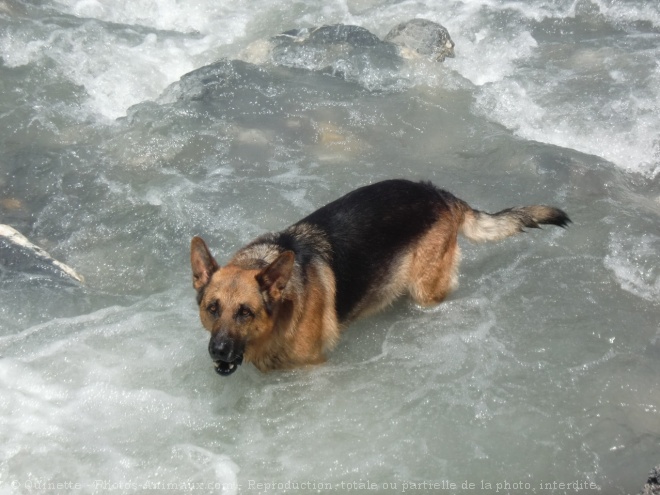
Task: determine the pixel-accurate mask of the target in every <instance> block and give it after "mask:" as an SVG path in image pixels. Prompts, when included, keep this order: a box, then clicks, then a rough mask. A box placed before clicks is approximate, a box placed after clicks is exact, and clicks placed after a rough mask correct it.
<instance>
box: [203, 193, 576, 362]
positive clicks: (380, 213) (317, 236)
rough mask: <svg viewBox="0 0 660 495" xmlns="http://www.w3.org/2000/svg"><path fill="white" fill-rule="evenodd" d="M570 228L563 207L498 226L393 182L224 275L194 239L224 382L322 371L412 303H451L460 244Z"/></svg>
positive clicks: (268, 241)
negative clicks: (390, 308)
mask: <svg viewBox="0 0 660 495" xmlns="http://www.w3.org/2000/svg"><path fill="white" fill-rule="evenodd" d="M568 222H570V220H569V218H568V216H567V215H566V214H565V213H564V212H563V211H561V210H559V209H557V208H553V207H548V206H538V205H536V206H526V207H516V208H510V209H506V210H502V211H500V212H498V213H495V214H489V213H485V212H480V211H478V210H474V209H472V208H471V207H470V206H469V205H468V204H467V203H465V202H464V201H462V200H460V199H458V198H456V197H455V196H453V195H452V194H451V193H449V192H447V191H443V190H441V189H438V188H437V187H435V186H434V185H433V184H431V183H428V182H421V183H414V182H410V181H406V180H389V181H384V182H379V183H376V184H373V185H370V186H365V187H362V188H360V189H356V190H355V191H352V192H350V193H348V194H347V195H345V196H343V197H341V198H339V199H337V200H335V201H333V202H332V203H329V204H327V205H326V206H324V207H322V208H320V209H319V210H317V211H315V212H313V213H312V214H310V215H309V216H307V217H305V218H303V219H302V220H300V221H299V222H298V223H296V224H294V225H292V226H291V227H289V228H287V229H285V230H283V231H281V232H277V233H269V234H266V235H263V236H261V237H259V238H257V239H255V240H254V241H252V242H251V243H250V244H248V245H247V246H245V247H243V248H242V249H240V250H239V251H238V252H237V253H236V254H235V255H234V256H233V257H232V259H231V260H229V262H228V263H227V264H226V265H225V266H223V267H220V266H219V265H218V263H217V262H216V261H215V259H214V258H213V256H212V255H211V253H210V251H209V249H208V247H207V246H206V244H205V243H204V241H203V240H202V239H201V238H200V237H195V238H193V240H192V243H191V264H192V269H193V287H194V288H195V289H196V290H197V302H198V304H199V310H200V318H201V321H202V324H203V326H204V327H205V328H206V329H207V330H208V331H209V332H210V333H211V339H210V342H209V352H210V354H211V357H212V359H213V360H214V361H215V363H216V370H217V371H218V373H220V374H221V375H229V374H231V373H233V372H234V371H235V370H236V368H237V366H238V365H239V364H241V363H242V362H243V360H244V361H245V362H251V363H253V364H254V365H255V366H256V367H257V368H258V369H259V370H261V371H269V370H273V369H286V368H294V367H297V366H302V365H306V364H317V363H321V362H323V361H324V360H325V356H326V353H327V352H328V351H329V350H330V349H332V348H333V347H334V346H335V345H336V343H337V341H338V340H339V335H340V332H341V329H342V328H343V327H345V326H346V325H347V324H348V323H350V322H351V321H353V320H355V319H356V318H358V317H361V316H364V315H367V314H370V313H373V312H376V311H378V310H380V309H382V308H383V307H385V306H387V305H389V304H390V303H392V302H393V301H394V300H395V299H396V298H398V297H400V296H402V295H404V294H409V295H410V296H411V297H412V299H413V300H414V301H415V302H417V303H418V304H422V305H431V304H437V303H439V302H441V301H442V300H443V299H444V298H445V297H446V296H447V295H448V294H449V293H450V292H451V291H452V290H453V289H454V288H455V287H456V285H457V270H458V263H459V260H460V250H459V247H458V243H457V237H458V233H459V232H461V233H463V234H464V235H465V236H466V237H467V238H468V239H471V240H473V241H477V242H480V241H494V240H499V239H502V238H505V237H508V236H510V235H513V234H516V233H518V232H522V231H523V230H524V229H525V228H537V227H539V225H541V224H553V225H557V226H560V227H565V226H566V225H567V224H568Z"/></svg>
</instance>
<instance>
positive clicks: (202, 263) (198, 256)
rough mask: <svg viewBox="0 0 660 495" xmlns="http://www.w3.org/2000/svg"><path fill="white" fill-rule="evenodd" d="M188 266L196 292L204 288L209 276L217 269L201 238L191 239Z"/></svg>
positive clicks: (216, 264)
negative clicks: (190, 266)
mask: <svg viewBox="0 0 660 495" xmlns="http://www.w3.org/2000/svg"><path fill="white" fill-rule="evenodd" d="M190 264H191V265H192V272H193V287H194V288H195V290H196V291H199V290H200V289H201V288H203V287H205V286H206V284H208V283H209V280H211V275H213V273H215V271H216V270H217V269H218V263H216V261H215V260H214V259H213V256H212V255H211V252H210V251H209V248H208V247H206V243H205V242H204V241H203V240H202V238H201V237H197V236H195V237H193V238H192V241H191V242H190Z"/></svg>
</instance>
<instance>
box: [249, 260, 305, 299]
mask: <svg viewBox="0 0 660 495" xmlns="http://www.w3.org/2000/svg"><path fill="white" fill-rule="evenodd" d="M295 261H296V256H295V254H293V251H284V252H283V253H282V254H280V255H279V256H278V257H277V259H276V260H275V261H273V262H272V263H271V264H270V265H268V266H267V267H266V268H264V269H263V270H261V272H259V273H258V274H257V276H256V278H257V283H258V284H259V287H260V289H261V291H262V292H266V293H267V294H268V295H269V296H270V297H271V298H272V299H273V300H275V301H278V300H280V299H281V298H282V291H283V290H284V288H285V287H286V284H287V283H288V282H289V279H290V278H291V274H292V273H293V264H294V262H295Z"/></svg>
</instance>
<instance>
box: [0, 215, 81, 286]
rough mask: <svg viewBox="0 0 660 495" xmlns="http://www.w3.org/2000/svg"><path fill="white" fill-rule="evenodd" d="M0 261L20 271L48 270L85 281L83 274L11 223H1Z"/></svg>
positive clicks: (5, 265) (11, 268)
mask: <svg viewBox="0 0 660 495" xmlns="http://www.w3.org/2000/svg"><path fill="white" fill-rule="evenodd" d="M0 262H1V263H2V265H3V267H5V268H8V269H10V270H13V271H19V272H34V271H38V272H47V273H55V274H57V275H60V276H62V277H67V278H70V279H72V280H75V281H76V282H80V283H83V282H84V279H83V277H82V276H81V275H79V274H78V273H76V271H75V270H74V269H73V268H71V267H70V266H68V265H65V264H64V263H62V262H61V261H57V260H56V259H54V258H53V257H52V256H51V255H50V254H48V253H47V252H46V251H44V250H43V249H42V248H40V247H39V246H37V245H35V244H33V243H32V242H30V241H29V240H28V239H27V237H25V236H24V235H23V234H21V233H20V232H19V231H17V230H16V229H14V228H13V227H10V226H9V225H4V224H0Z"/></svg>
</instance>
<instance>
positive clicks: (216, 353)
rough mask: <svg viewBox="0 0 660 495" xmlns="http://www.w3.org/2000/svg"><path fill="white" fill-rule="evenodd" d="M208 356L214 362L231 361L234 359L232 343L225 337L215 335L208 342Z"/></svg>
mask: <svg viewBox="0 0 660 495" xmlns="http://www.w3.org/2000/svg"><path fill="white" fill-rule="evenodd" d="M209 354H210V355H211V359H213V360H214V361H231V360H232V359H233V358H234V343H233V342H232V340H231V339H230V338H229V337H228V336H227V335H215V336H213V337H211V340H210V341H209Z"/></svg>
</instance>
